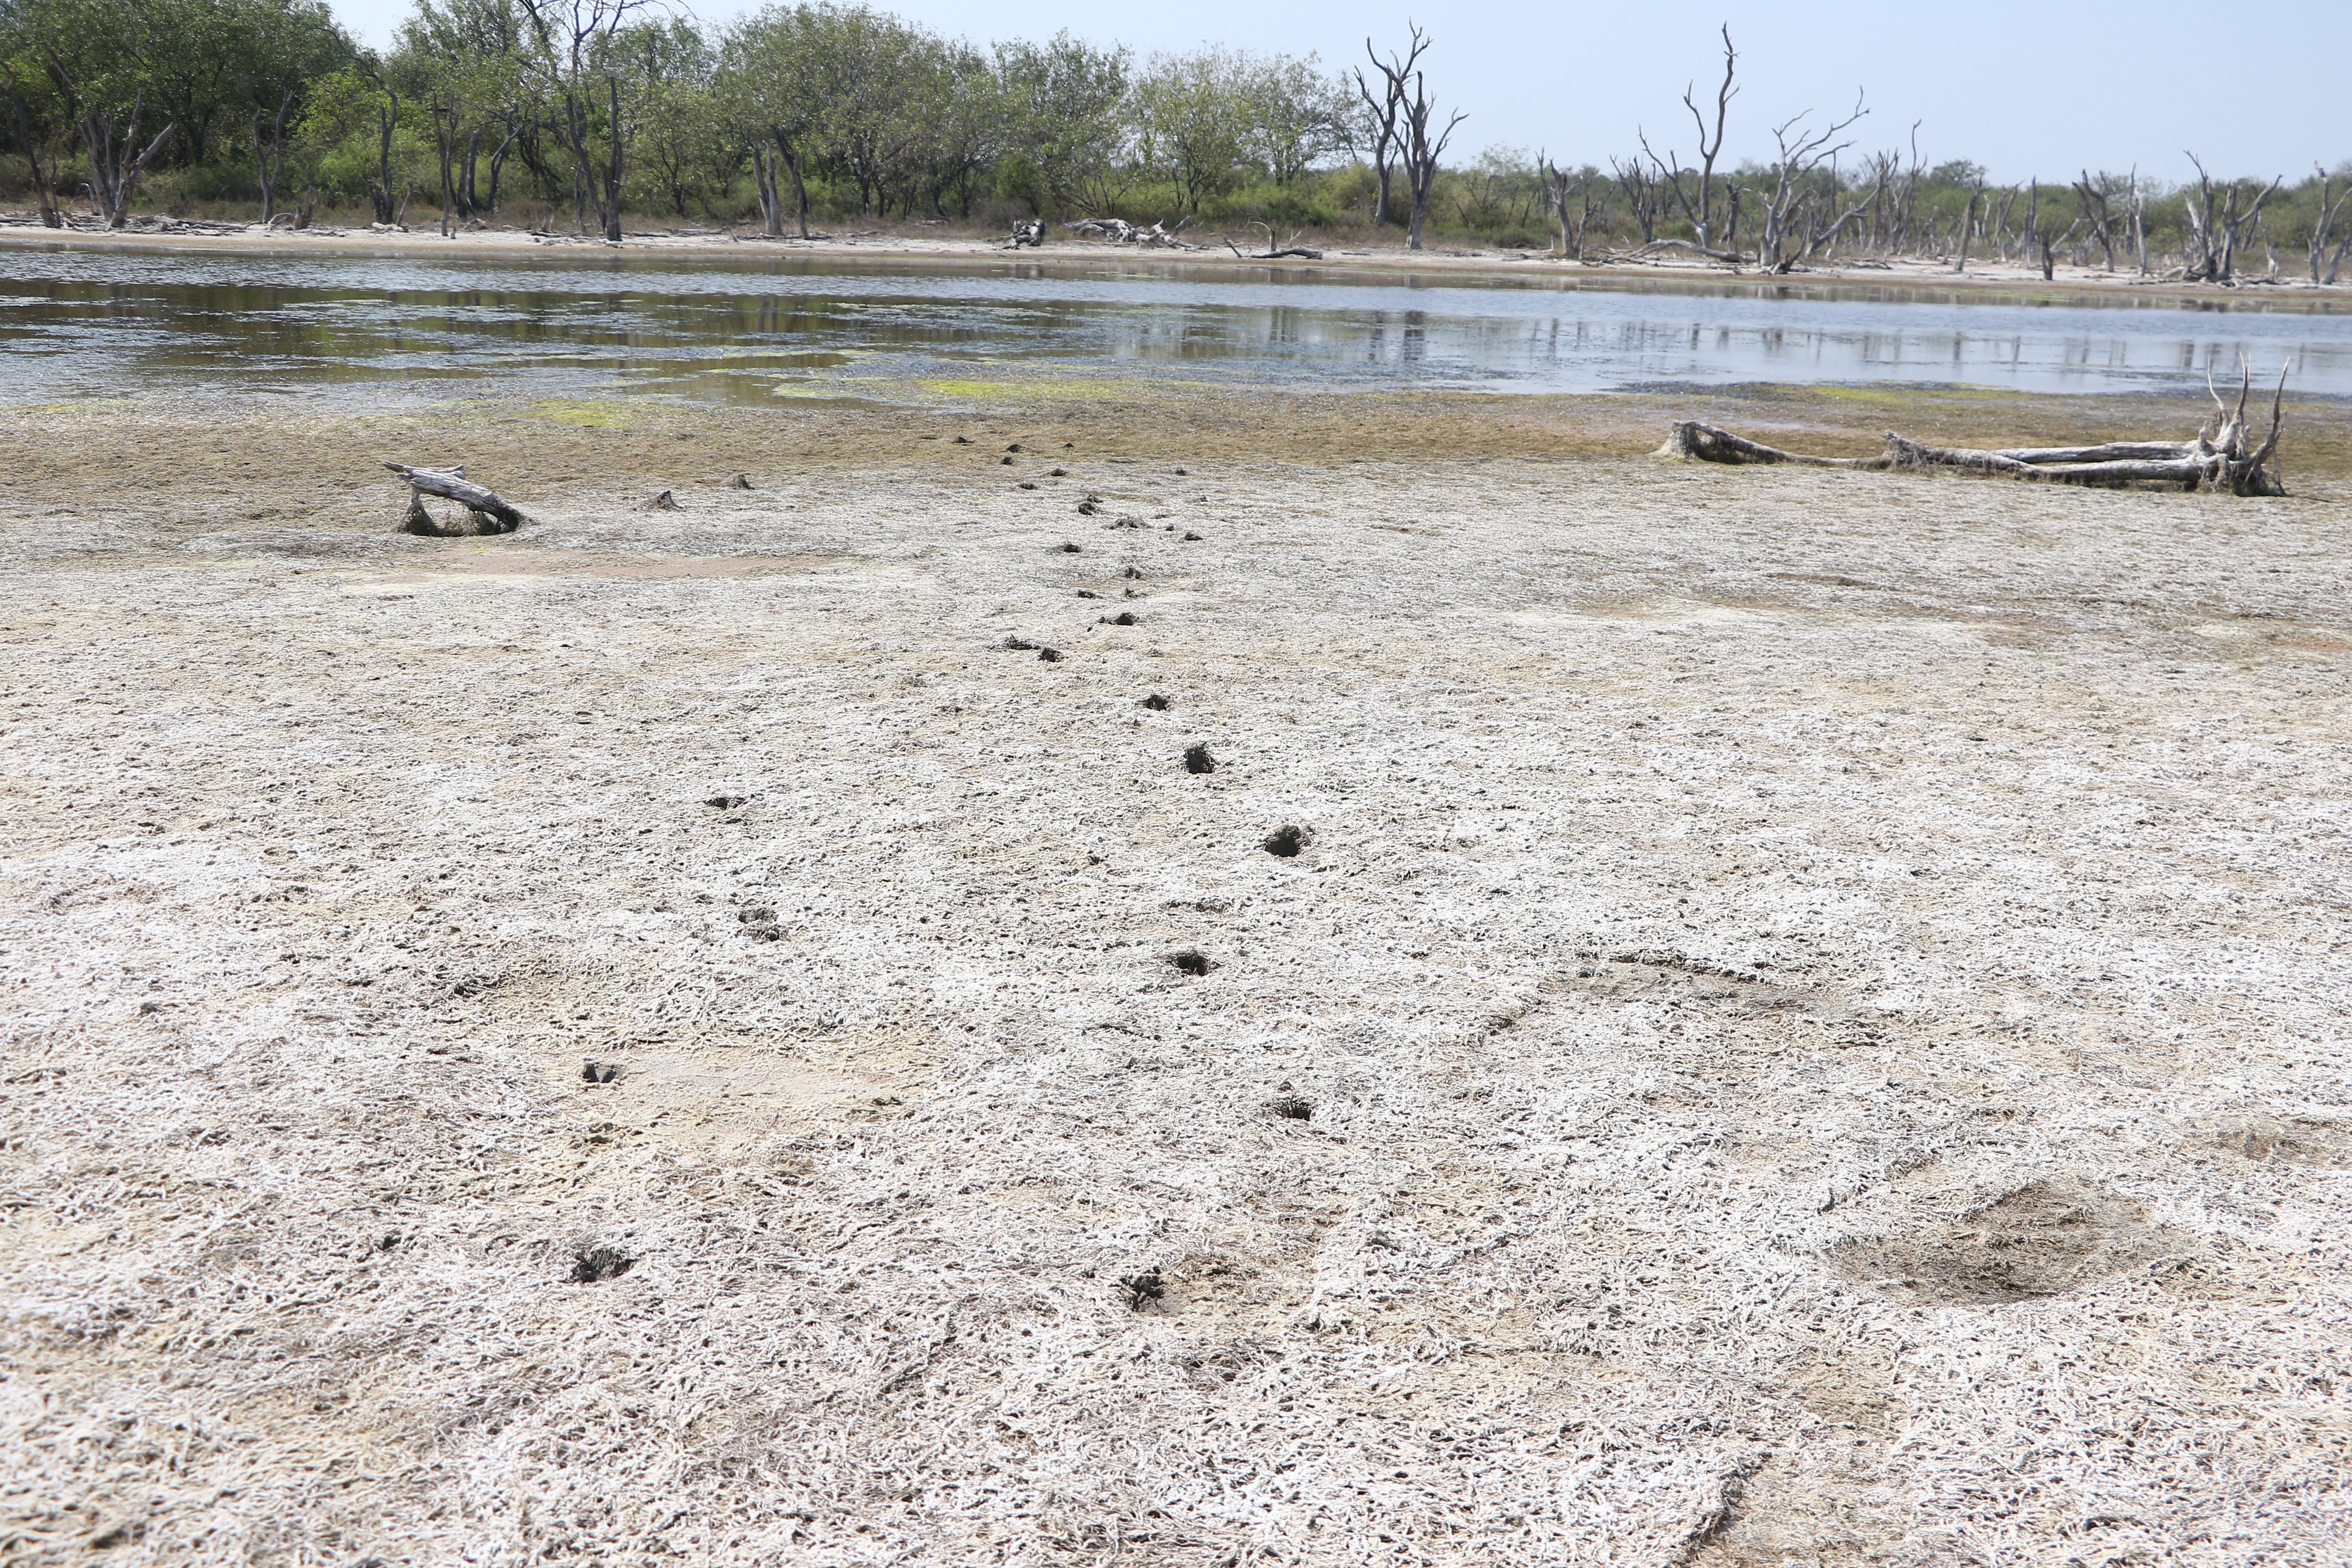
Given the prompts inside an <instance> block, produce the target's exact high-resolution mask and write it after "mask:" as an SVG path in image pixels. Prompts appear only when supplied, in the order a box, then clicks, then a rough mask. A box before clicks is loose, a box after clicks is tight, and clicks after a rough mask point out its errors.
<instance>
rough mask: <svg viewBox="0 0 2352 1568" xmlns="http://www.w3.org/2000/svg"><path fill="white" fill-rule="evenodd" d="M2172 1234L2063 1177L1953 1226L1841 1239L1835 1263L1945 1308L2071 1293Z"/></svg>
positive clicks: (2158, 1252) (2096, 1189)
mask: <svg viewBox="0 0 2352 1568" xmlns="http://www.w3.org/2000/svg"><path fill="white" fill-rule="evenodd" d="M2169 1239H2170V1238H2169V1237H2168V1236H2167V1233H2166V1232H2165V1231H2164V1230H2163V1229H2162V1228H2161V1227H2160V1226H2152V1225H2150V1224H2149V1223H2148V1221H2147V1212H2146V1211H2145V1210H2143V1209H2142V1208H2141V1207H2140V1206H2139V1205H2137V1204H2135V1203H2133V1202H2132V1201H2131V1200H2129V1199H2128V1198H2126V1197H2123V1196H2121V1195H2120V1194H2116V1193H2114V1192H2111V1191H2109V1190H2107V1189H2106V1188H2105V1187H2102V1186H2099V1185H2097V1184H2094V1183H2089V1182H2082V1181H2075V1180H2070V1179H2065V1178H2058V1179H2053V1180H2051V1181H2043V1182H2032V1183H2029V1184H2026V1185H2024V1186H2021V1187H2018V1188H2015V1189H2013V1190H2011V1191H2010V1192H2008V1193H2004V1194H2002V1195H2001V1196H2000V1197H1998V1198H1996V1199H1994V1200H1993V1201H1992V1202H1991V1203H1989V1204H1986V1205H1983V1206H1982V1207H1980V1208H1976V1209H1971V1210H1969V1212H1968V1213H1967V1214H1964V1215H1960V1216H1958V1218H1957V1219H1955V1220H1952V1221H1950V1222H1948V1223H1944V1224H1930V1225H1927V1226H1921V1227H1919V1228H1917V1229H1916V1230H1912V1231H1909V1232H1907V1233H1904V1234H1900V1235H1896V1236H1892V1237H1883V1238H1880V1239H1876V1240H1867V1241H1864V1240H1854V1241H1846V1242H1842V1243H1840V1244H1839V1245H1838V1246H1837V1247H1832V1249H1831V1251H1830V1255H1829V1256H1830V1260H1831V1263H1832V1266H1833V1267H1834V1268H1836V1269H1837V1271H1838V1272H1839V1273H1840V1274H1842V1275H1843V1276H1844V1277H1845V1278H1847V1279H1852V1280H1854V1281H1856V1282H1858V1283H1862V1284H1866V1285H1869V1286H1872V1287H1873V1288H1874V1289H1878V1290H1879V1291H1881V1292H1883V1293H1884V1294H1886V1295H1890V1296H1895V1297H1897V1298H1901V1299H1905V1300H1916V1301H1922V1302H1927V1303H1931V1304H1933V1305H1937V1306H1951V1307H1982V1306H1999V1305H2001V1304H2003V1303H2007V1302H2011V1301H2031V1300H2037V1299H2039V1298H2042V1297H2044V1296H2063V1295H2064V1294H2065V1293H2066V1292H2067V1291H2069V1290H2073V1289H2078V1288H2079V1287H2082V1286H2084V1285H2090V1284H2095V1283H2097V1282H2098V1281H2099V1280H2101V1279H2111V1278H2113V1277H2114V1276H2116V1275H2117V1274H2120V1273H2122V1272H2123V1271H2124V1270H2125V1269H2126V1268H2130V1267H2132V1266H2133V1265H2134V1264H2136V1263H2146V1262H2150V1261H2153V1260H2154V1259H2155V1258H2159V1257H2161V1256H2162V1255H2163V1254H2164V1251H2165V1249H2166V1246H2167V1243H2168V1240H2169Z"/></svg>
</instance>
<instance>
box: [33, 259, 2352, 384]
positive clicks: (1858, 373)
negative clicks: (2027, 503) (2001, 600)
mask: <svg viewBox="0 0 2352 1568" xmlns="http://www.w3.org/2000/svg"><path fill="white" fill-rule="evenodd" d="M2241 354H2243V355H2245V356H2247V357H2248V358H2250V359H2251V360H2252V363H2253V364H2254V366H2255V368H2256V371H2257V373H2258V374H2261V375H2263V377H2265V378H2267V377H2270V376H2274V375H2276V374H2277V373H2278V370H2279V367H2280V366H2281V365H2282V364H2284V365H2285V366H2286V367H2287V369H2288V372H2289V385H2290V386H2291V387H2293V388H2294V390H2296V391H2298V392H2300V393H2303V394H2306V395H2313V394H2316V395H2352V310H2347V309H2346V308H2345V307H2344V306H2342V305H2338V306H2336V308H2335V309H2333V310H2330V309H2328V308H2327V307H2326V304H2325V303H2318V304H2314V303H2312V302H2308V301H2305V300H2295V299H2294V298H2292V297H2287V296H2283V295H2281V294H2276V293H2269V294H2265V293H2264V292H2263V291H2262V290H2253V291H2251V292H2250V293H2249V294H2248V295H2244V296H2240V297H2237V298H2233V299H2231V300H2228V301H2226V302H2222V303H2217V304H2216V305H2215V306H2211V307H2206V306H2202V305H2200V306H2183V305H2180V304H2178V303H2174V302H2170V301H2165V300H2156V299H2149V298H2131V297H2128V296H2126V297H2123V298H2121V299H2116V298H2112V297H2108V298H2097V299H2093V298H2084V297H2081V296H2075V297H2064V296H2058V297H2053V299H2052V300H2050V301H2048V302H2022V301H2017V300H1983V299H1976V298H1971V297H1969V296H1966V295H1954V294H1949V293H1942V292H1939V291H1937V290H1935V289H1932V288H1929V289H1922V288H1920V287H1919V286H1918V285H1916V283H1915V284H1910V285H1906V286H1903V287H1895V286H1889V287H1886V288H1868V287H1861V286H1846V287H1835V288H1822V287H1818V286H1812V287H1791V286H1789V285H1785V284H1779V283H1772V282H1765V281H1744V282H1743V281H1732V282H1727V283H1717V284H1711V285H1710V284H1702V285H1693V284H1688V283H1682V282H1665V281H1663V280H1662V281H1661V282H1659V283H1654V284H1652V283H1646V282H1632V283H1629V282H1626V281H1623V280H1619V279H1608V280H1601V279H1585V278H1580V277H1577V276H1575V275H1573V274H1570V275H1568V276H1565V277H1562V278H1559V279H1551V278H1546V279H1529V280H1526V281H1518V280H1512V281H1507V282H1501V283H1483V284H1481V283H1467V284H1465V283H1464V282H1462V281H1460V280H1458V279H1451V278H1445V279H1412V278H1404V277H1398V276H1393V275H1391V276H1386V277H1380V276H1375V277H1365V276H1363V275H1360V274H1358V275H1350V274H1346V273H1340V272H1335V271H1326V270H1323V269H1319V268H1302V269H1299V270H1297V271H1287V270H1286V271H1278V272H1277V271H1275V270H1272V269H1269V268H1249V267H1235V268H1219V269H1215V270H1213V271H1201V270H1189V269H1188V270H1185V271H1183V272H1181V273H1174V272H1171V271H1170V270H1169V269H1166V268H1155V267H1152V266H1150V265H1149V264H1146V263H1135V262H1125V261H1118V260H1106V261H1102V262H1076V263H1045V262H1036V261H1013V260H1011V259H1009V258H1008V259H1007V260H1005V261H1003V262H1001V263H987V262H981V263H973V264H963V265H940V264H938V263H930V264H924V263H920V262H912V261H907V260H903V259H896V258H894V259H892V260H889V261H877V262H872V263H869V262H865V261H862V260H844V259H839V258H813V257H812V258H801V257H789V256H772V255H765V256H763V255H761V254H759V253H757V252H755V251H747V252H746V253H744V254H742V255H740V256H737V255H733V254H730V255H729V256H727V257H724V258H681V257H678V256H676V255H667V256H664V255H653V254H642V253H641V254H638V255H635V256H628V255H620V256H581V257H570V256H530V257H527V258H513V259H507V258H496V259H483V258H451V259H448V260H439V259H435V258H415V257H398V258H386V257H371V256H331V255H321V256H315V257H303V256H294V257H240V256H234V255H219V254H213V255H189V254H185V253H178V254H173V253H141V252H89V251H75V250H71V249H68V248H63V247H59V248H56V249H20V248H14V247H11V248H9V249H6V250H5V251H0V402H5V403H17V404H22V403H34V402H46V401H52V400H56V399H60V398H69V397H79V396H104V395H119V394H122V393H126V392H136V391H140V390H143V389H147V388H158V387H178V388H186V389H211V390H225V391H243V392H261V393H268V392H278V393H298V394H304V395H337V394H340V395H362V396H365V397H366V398H368V399H369V400H370V401H378V400H381V399H383V398H384V397H386V396H394V397H397V396H402V395H426V396H432V397H446V396H450V395H478V394H483V393H495V394H498V395H548V396H555V395H595V394H599V393H612V392H616V391H621V390H637V391H652V392H661V393H669V394H675V395H683V396H688V397H693V398H699V399H715V400H720V401H727V402H750V401H756V400H762V399H767V398H772V397H775V396H778V395H787V396H789V395H813V394H814V395H842V396H856V395H877V396H890V395H895V393H894V389H893V386H894V384H899V385H903V384H904V383H905V382H906V381H907V380H908V379H909V378H911V379H914V380H917V381H921V380H931V381H935V382H940V381H943V382H946V383H948V384H949V389H950V390H951V389H952V386H953V384H954V383H956V382H959V381H964V382H969V381H971V380H976V379H986V378H988V377H989V375H990V374H991V373H990V372H989V371H988V370H987V369H986V368H983V367H987V366H998V367H1006V366H1024V367H1027V369H1028V370H1030V371H1033V372H1034V371H1039V370H1043V371H1047V372H1051V371H1056V370H1068V371H1084V372H1088V373H1092V374H1106V373H1107V374H1130V375H1146V376H1149V375H1160V376H1167V375H1176V376H1181V377H1183V378H1184V379H1188V380H1195V381H1208V380H1216V381H1228V382H1239V383H1244V384H1266V383H1290V384H1320V385H1327V386H1335V387H1339V388H1348V387H1363V388H1376V387H1397V386H1428V385H1442V386H1454V387H1463V388H1488V389H1493V390H1497V391H1519V392H1605V391H1614V390H1624V389H1629V388H1634V387H1643V386H1654V385H1658V384H1673V383H1694V384H1728V383H1739V382H1758V381H1770V382H1796V383H1844V384H1871V383H1877V384H1885V383H1897V384H1965V385H1974V386H1985V387H1997V388H2001V389H2005V390H2010V391H2019V392H2059V393H2116V392H2146V391H2163V392H2169V391H2173V390H2177V389H2186V388H2189V387H2193V386H2198V385H2201V383H2202V381H2203V378H2204V375H2205V368H2206V366H2207V365H2208V364H2209V363H2210V364H2212V365H2215V366H2217V367H2219V369H2220V370H2221V372H2222V373H2223V374H2231V375H2233V374H2235V369H2236V366H2237V363H2238V360H2239V356H2240V355H2241ZM996 374H1003V369H1000V370H999V371H998V372H997V373H996Z"/></svg>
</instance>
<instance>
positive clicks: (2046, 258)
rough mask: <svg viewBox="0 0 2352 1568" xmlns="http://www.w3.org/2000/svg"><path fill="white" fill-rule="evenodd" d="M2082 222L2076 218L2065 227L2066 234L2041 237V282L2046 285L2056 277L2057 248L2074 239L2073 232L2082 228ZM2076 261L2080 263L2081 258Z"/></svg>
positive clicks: (2082, 220)
mask: <svg viewBox="0 0 2352 1568" xmlns="http://www.w3.org/2000/svg"><path fill="white" fill-rule="evenodd" d="M2083 224H2084V219H2082V218H2076V219H2075V220H2074V222H2073V223H2071V224H2068V225H2067V226H2066V232H2065V233H2063V234H2062V235H2058V236H2056V237H2052V236H2049V235H2044V236H2042V281H2043V282H2045V283H2047V282H2049V281H2050V280H2051V279H2053V278H2054V277H2056V276H2057V273H2058V247H2060V246H2062V245H2063V244H2065V243H2066V242H2067V241H2068V240H2070V239H2072V238H2074V235H2075V232H2076V231H2077V230H2079V229H2080V228H2081V227H2082V226H2083ZM2076 260H2077V261H2080V260H2081V258H2079V257H2078V258H2076Z"/></svg>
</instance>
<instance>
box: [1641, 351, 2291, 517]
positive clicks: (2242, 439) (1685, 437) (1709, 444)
mask: <svg viewBox="0 0 2352 1568" xmlns="http://www.w3.org/2000/svg"><path fill="white" fill-rule="evenodd" d="M2208 391H2211V387H2210V382H2209V384H2208ZM2251 394H2252V374H2251V373H2250V372H2243V371H2242V373H2241V374H2240V377H2239V386H2238V402H2237V406H2236V407H2235V408H2231V406H2230V405H2228V404H2225V403H2223V402H2222V401H2221V395H2220V394H2219V393H2218V392H2215V393H2213V408H2214V417H2213V418H2212V419H2210V420H2209V421H2207V422H2206V424H2205V426H2204V427H2203V428H2202V429H2200V430H2199V431H2198V432H2197V435H2196V437H2195V438H2194V439H2193V440H2189V441H2108V442H2105V443H2102V444H2100V445H2097V446H2087V447H2006V448H2001V449H1998V450H1995V449H1988V448H1982V447H1931V446H1929V445H1927V443H1926V442H1923V441H1914V440H1912V439H1911V438H1910V437H1906V436H1902V435H1898V434H1896V433H1895V431H1892V430H1889V431H1888V432H1886V447H1885V450H1884V451H1882V452H1880V453H1879V454H1878V455H1877V456H1875V457H1870V458H1822V457H1816V456H1814V455H1813V454H1811V453H1808V452H1786V451H1782V450H1781V449H1780V447H1768V446H1766V445H1764V444H1763V443H1762V442H1760V441H1751V440H1749V439H1748V437H1744V436H1735V435H1733V434H1732V433H1731V432H1730V431H1728V430H1718V429H1717V428H1716V427H1715V426H1712V425H1703V424H1700V423H1699V422H1698V421H1697V420H1696V419H1686V420H1684V421H1682V422H1681V423H1679V424H1677V425H1675V426H1674V428H1673V430H1672V431H1671V432H1670V433H1669V434H1668V435H1667V437H1666V442H1665V445H1664V446H1663V447H1659V448H1658V453H1657V455H1658V456H1660V457H1672V458H1689V459H1692V460H1695V461H1697V462H1702V463H1730V464H1751V463H1793V464H1797V465H1800V466H1801V467H1805V468H1865V469H1872V470H1876V471H1884V470H1886V469H1889V468H1927V469H1944V470H1950V471H1953V472H1958V473H1966V474H1998V475H2000V476H2002V477H2005V478H2009V479H2032V480H2036V481H2038V482H2041V483H2044V484H2063V485H2093V486H2103V487H2110V488H2112V487H2118V486H2123V485H2135V484H2161V485H2177V486H2179V487H2180V488H2181V489H2192V490H2194V489H2213V490H2227V491H2229V492H2230V493H2231V495H2241V496H2283V495H2284V494H2286V484H2285V481H2284V479H2281V478H2280V476H2279V470H2278V467H2277V464H2276V461H2275V459H2276V457H2277V454H2278V440H2279V430H2280V428H2281V426H2282V425H2283V424H2284V419H2285V399H2286V377H2285V375H2284V373H2282V374H2281V375H2280V376H2279V385H2278V390H2277V392H2276V393H2275V394H2274V395H2273V396H2272V399H2271V424H2270V431H2269V434H2268V435H2267V436H2266V437H2264V438H2263V441H2262V442H2261V443H2260V444H2259V445H2256V444H2255V442H2254V438H2253V433H2252V432H2253V426H2252V423H2251V422H2250V421H2249V420H2248V418H2247V414H2246V404H2247V400H2248V398H2249V396H2250V395H2251Z"/></svg>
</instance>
